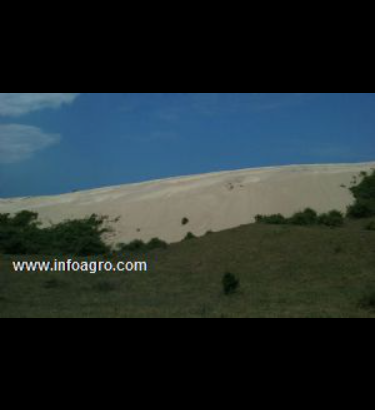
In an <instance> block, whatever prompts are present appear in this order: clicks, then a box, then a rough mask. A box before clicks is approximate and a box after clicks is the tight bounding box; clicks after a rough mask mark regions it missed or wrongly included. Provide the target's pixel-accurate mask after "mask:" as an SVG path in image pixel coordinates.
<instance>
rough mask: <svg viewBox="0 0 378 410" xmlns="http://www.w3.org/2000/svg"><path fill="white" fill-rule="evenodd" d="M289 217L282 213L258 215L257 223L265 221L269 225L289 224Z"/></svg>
mask: <svg viewBox="0 0 378 410" xmlns="http://www.w3.org/2000/svg"><path fill="white" fill-rule="evenodd" d="M287 222H288V221H287V219H286V218H285V217H284V216H283V215H281V214H274V215H267V216H263V215H256V223H260V224H261V223H264V224H269V225H285V224H287Z"/></svg>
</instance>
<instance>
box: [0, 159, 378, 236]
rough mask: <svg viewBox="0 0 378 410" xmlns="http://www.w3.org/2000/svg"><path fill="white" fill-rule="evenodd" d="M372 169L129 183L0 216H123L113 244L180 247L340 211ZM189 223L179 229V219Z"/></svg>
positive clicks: (295, 169)
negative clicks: (193, 238)
mask: <svg viewBox="0 0 378 410" xmlns="http://www.w3.org/2000/svg"><path fill="white" fill-rule="evenodd" d="M374 167H375V165H374V163H365V164H342V165H305V166H287V167H277V168H260V169H246V170H240V171H233V172H221V173H213V174H205V175H197V176H190V177H182V178H171V179H165V180H158V181H151V182H145V183H141V184H131V185H124V186H119V187H110V188H104V189H96V190H91V191H83V192H77V193H72V194H65V195H59V196H52V197H36V198H16V199H0V213H15V212H18V211H21V210H32V211H36V212H38V213H39V215H40V219H41V220H42V221H43V222H44V224H48V223H50V222H53V223H56V222H60V221H62V220H66V219H72V218H81V217H85V216H89V215H91V214H93V213H96V214H99V215H108V216H109V217H111V218H117V217H120V220H119V222H117V223H116V224H112V226H113V228H114V229H115V232H114V234H112V235H111V236H110V237H108V238H107V240H108V241H109V242H111V243H118V242H130V241H131V240H134V239H142V240H144V241H146V240H149V239H151V238H153V237H159V238H161V239H164V240H165V241H167V242H176V241H180V240H181V239H182V238H183V237H184V236H185V235H186V234H187V233H188V232H189V231H190V232H193V233H194V234H195V235H203V234H205V233H206V232H207V231H209V230H212V231H221V230H224V229H228V228H233V227H237V226H240V225H243V224H248V223H251V222H252V221H253V220H254V217H255V216H256V215H257V214H264V215H268V214H273V213H282V214H284V215H286V216H290V215H292V214H293V213H294V212H296V211H300V210H303V209H304V208H305V207H311V208H313V209H315V210H317V211H319V212H325V211H329V210H331V209H338V210H341V211H343V212H345V211H346V208H347V206H348V205H349V204H351V203H352V202H353V197H352V195H351V194H350V192H349V190H348V189H347V188H343V187H341V185H345V186H346V187H349V186H350V185H351V181H352V179H353V177H354V176H358V175H359V173H360V172H361V171H369V170H371V169H372V168H374ZM184 217H185V218H188V219H189V221H190V222H189V223H188V224H187V225H186V226H183V225H182V219H183V218H184Z"/></svg>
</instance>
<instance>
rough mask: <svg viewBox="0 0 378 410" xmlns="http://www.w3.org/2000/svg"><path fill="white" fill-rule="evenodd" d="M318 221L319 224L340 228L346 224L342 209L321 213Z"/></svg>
mask: <svg viewBox="0 0 378 410" xmlns="http://www.w3.org/2000/svg"><path fill="white" fill-rule="evenodd" d="M318 223H319V225H325V226H329V227H330V228H338V227H340V226H343V225H344V215H343V214H342V213H341V212H340V211H330V212H328V213H326V214H322V215H320V216H319V218H318Z"/></svg>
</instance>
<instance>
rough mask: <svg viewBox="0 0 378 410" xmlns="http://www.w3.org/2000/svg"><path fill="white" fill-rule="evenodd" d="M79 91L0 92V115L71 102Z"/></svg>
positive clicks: (16, 114) (21, 112)
mask: <svg viewBox="0 0 378 410" xmlns="http://www.w3.org/2000/svg"><path fill="white" fill-rule="evenodd" d="M79 95H80V93H0V116H3V117H14V116H20V115H24V114H27V113H29V112H32V111H38V110H41V109H45V108H58V107H60V106H62V105H63V104H69V103H72V102H73V101H74V100H75V99H76V98H77V97H78V96H79Z"/></svg>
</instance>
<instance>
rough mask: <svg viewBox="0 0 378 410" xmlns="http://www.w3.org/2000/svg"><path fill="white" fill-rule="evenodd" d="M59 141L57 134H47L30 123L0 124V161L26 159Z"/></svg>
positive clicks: (10, 161)
mask: <svg viewBox="0 0 378 410" xmlns="http://www.w3.org/2000/svg"><path fill="white" fill-rule="evenodd" d="M59 141H60V136H59V135H58V134H48V133H45V132H43V131H42V130H41V129H40V128H37V127H33V126H30V125H20V124H6V125H0V163H3V164H12V163H15V162H20V161H23V160H26V159H28V158H30V157H31V156H33V154H35V153H36V152H38V151H41V150H43V149H45V148H47V147H50V146H52V145H54V144H57V143H58V142H59Z"/></svg>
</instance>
